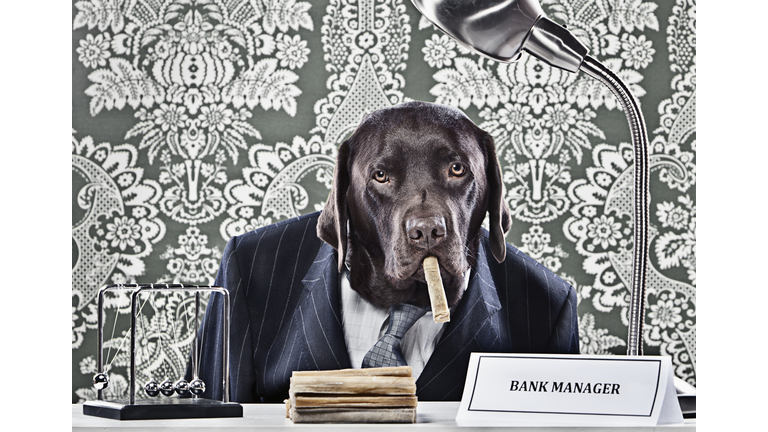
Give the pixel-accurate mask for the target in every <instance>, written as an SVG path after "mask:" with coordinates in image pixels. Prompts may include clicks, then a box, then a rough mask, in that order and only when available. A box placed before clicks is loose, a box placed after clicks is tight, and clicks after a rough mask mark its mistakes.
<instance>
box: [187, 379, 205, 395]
mask: <svg viewBox="0 0 768 432" xmlns="http://www.w3.org/2000/svg"><path fill="white" fill-rule="evenodd" d="M189 391H191V392H192V394H193V395H195V396H200V395H202V394H203V392H205V383H204V382H203V380H201V379H200V378H195V379H193V380H192V382H190V383H189Z"/></svg>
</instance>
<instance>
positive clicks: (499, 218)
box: [481, 131, 512, 262]
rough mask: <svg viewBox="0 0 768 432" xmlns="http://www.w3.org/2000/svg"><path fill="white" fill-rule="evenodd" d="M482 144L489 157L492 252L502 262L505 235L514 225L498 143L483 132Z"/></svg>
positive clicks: (504, 253) (504, 251)
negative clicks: (507, 200) (505, 194)
mask: <svg viewBox="0 0 768 432" xmlns="http://www.w3.org/2000/svg"><path fill="white" fill-rule="evenodd" d="M481 140H482V145H483V147H484V149H485V154H486V156H487V158H488V165H487V167H486V170H485V171H486V173H485V175H486V178H487V179H488V216H489V218H488V219H489V220H490V242H491V252H492V253H493V257H494V258H496V261H498V262H502V261H504V258H505V257H506V255H507V243H506V240H505V239H504V235H505V234H506V233H507V231H509V228H510V226H511V225H512V219H511V218H510V211H509V206H507V202H506V201H505V200H504V182H503V181H502V179H501V167H500V166H499V159H498V158H497V157H496V145H495V144H494V142H493V137H491V135H490V134H488V133H487V132H485V131H483V132H482V138H481Z"/></svg>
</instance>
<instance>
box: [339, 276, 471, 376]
mask: <svg viewBox="0 0 768 432" xmlns="http://www.w3.org/2000/svg"><path fill="white" fill-rule="evenodd" d="M469 274H470V272H469V271H467V273H466V274H465V275H464V289H465V290H466V289H467V285H468V284H469ZM340 279H341V282H340V284H341V323H342V327H343V328H344V340H345V341H346V342H347V350H348V351H349V359H350V361H351V362H352V367H353V368H355V369H359V368H361V367H362V364H363V357H365V354H366V353H368V351H369V350H370V349H371V347H373V345H374V344H375V343H376V342H377V341H378V340H379V338H381V337H382V336H383V335H384V332H386V331H387V326H388V325H389V309H383V308H380V307H378V306H375V305H373V304H372V303H370V302H369V301H368V300H366V299H364V298H363V297H362V296H361V295H360V294H358V293H357V291H355V290H353V289H352V286H351V285H350V283H349V271H348V270H347V269H344V273H343V274H342V277H341V278H340ZM444 330H445V325H444V323H440V324H437V323H435V321H434V319H433V318H432V311H428V312H427V313H426V315H424V316H423V317H421V318H419V320H418V321H416V324H414V325H413V327H411V329H410V330H408V332H407V333H406V334H405V336H404V337H403V340H402V341H401V343H400V347H401V349H402V352H403V356H404V357H405V361H406V362H407V363H408V366H410V367H411V368H413V377H414V378H415V379H418V378H419V375H421V371H423V370H424V366H425V365H426V364H427V361H429V357H430V356H431V355H432V352H433V351H434V350H435V346H436V345H437V341H439V340H440V336H442V334H443V331H444Z"/></svg>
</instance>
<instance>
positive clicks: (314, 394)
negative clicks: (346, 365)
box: [285, 366, 417, 423]
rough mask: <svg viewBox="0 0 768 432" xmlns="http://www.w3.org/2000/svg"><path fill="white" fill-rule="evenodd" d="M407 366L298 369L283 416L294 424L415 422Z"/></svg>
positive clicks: (413, 386) (412, 388)
mask: <svg viewBox="0 0 768 432" xmlns="http://www.w3.org/2000/svg"><path fill="white" fill-rule="evenodd" d="M416 405H417V399H416V380H415V379H414V378H413V371H412V369H411V367H410V366H401V367H382V368H366V369H339V370H331V371H297V372H293V375H292V376H291V387H290V390H289V399H286V401H285V408H286V417H287V418H289V419H291V420H292V421H293V422H294V423H416Z"/></svg>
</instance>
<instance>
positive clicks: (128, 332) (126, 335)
mask: <svg viewBox="0 0 768 432" xmlns="http://www.w3.org/2000/svg"><path fill="white" fill-rule="evenodd" d="M147 300H149V296H147V298H145V299H144V302H143V303H142V304H141V306H139V315H141V311H142V310H143V309H144V305H145V304H147ZM115 324H117V315H115ZM130 334H131V328H130V327H129V328H128V330H127V331H126V332H125V336H123V340H122V341H120V346H119V347H118V348H117V352H115V356H114V357H112V361H110V362H109V364H108V365H107V367H106V368H104V371H107V370H108V369H112V363H114V361H115V359H117V355H118V354H120V351H122V350H123V345H125V341H126V340H127V339H128V336H129V335H130ZM114 336H115V333H114V328H113V329H112V336H110V340H111V339H112V338H114ZM111 348H112V347H111V346H110V350H109V351H107V358H109V353H110V351H111Z"/></svg>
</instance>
